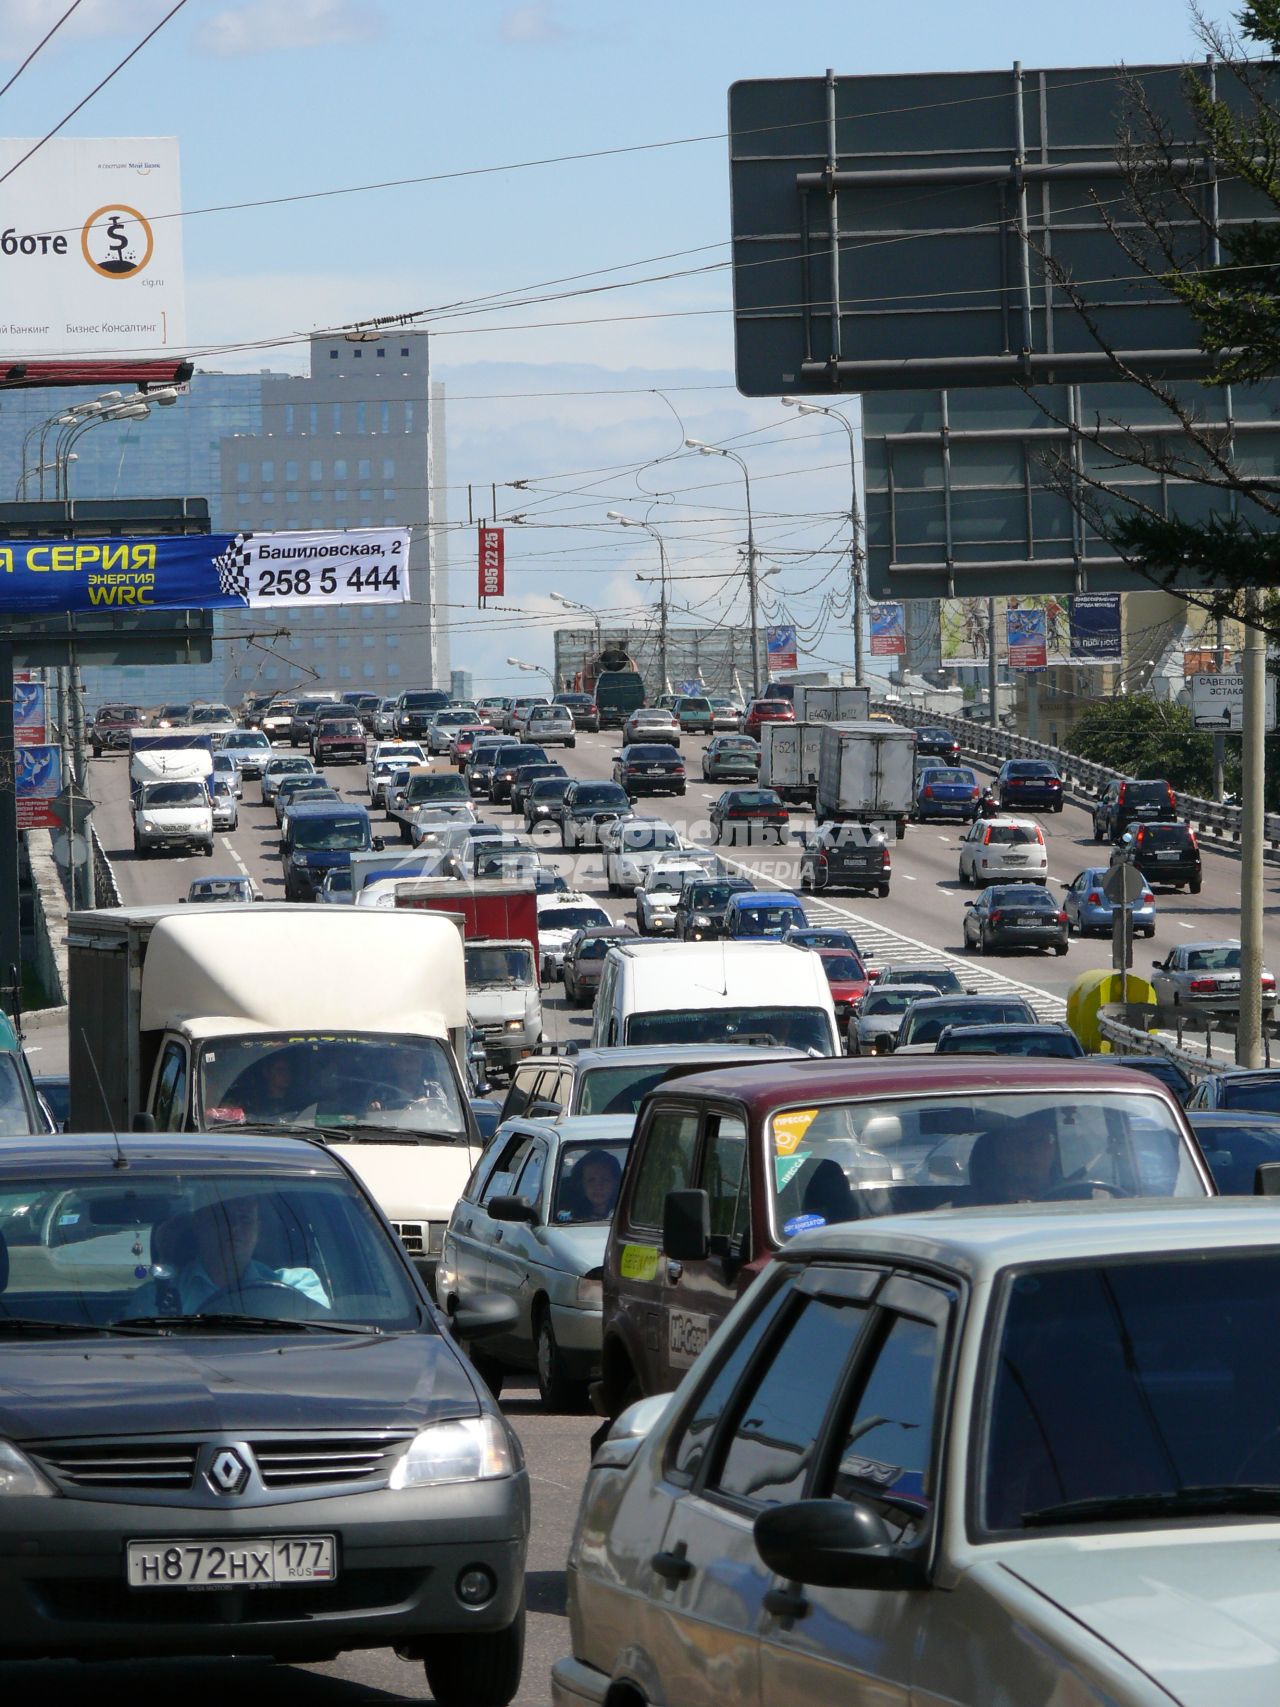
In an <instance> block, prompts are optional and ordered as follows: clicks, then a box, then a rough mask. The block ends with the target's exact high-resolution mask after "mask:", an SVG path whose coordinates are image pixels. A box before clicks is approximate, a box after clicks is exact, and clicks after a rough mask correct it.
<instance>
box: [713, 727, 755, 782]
mask: <svg viewBox="0 0 1280 1707" xmlns="http://www.w3.org/2000/svg"><path fill="white" fill-rule="evenodd" d="M759 775H760V747H759V744H758V743H757V742H755V741H753V740H752V739H751V737H750V736H749V735H713V736H712V738H711V739H710V740H709V741H708V742H707V744H706V746H705V747H704V748H703V751H702V780H703V782H732V781H734V780H735V779H736V780H738V781H742V782H755V781H756V779H757V778H758V777H759Z"/></svg>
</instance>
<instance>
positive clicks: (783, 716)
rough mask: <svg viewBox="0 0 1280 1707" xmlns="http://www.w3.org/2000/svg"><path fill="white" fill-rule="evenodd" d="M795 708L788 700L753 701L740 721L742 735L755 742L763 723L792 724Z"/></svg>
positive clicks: (758, 737)
mask: <svg viewBox="0 0 1280 1707" xmlns="http://www.w3.org/2000/svg"><path fill="white" fill-rule="evenodd" d="M795 720H796V708H795V706H794V705H793V704H792V703H791V701H790V700H789V699H753V700H752V701H751V703H750V705H749V706H748V707H747V709H746V714H745V715H744V717H743V719H742V733H743V734H744V735H750V736H751V738H752V739H753V740H755V741H758V740H759V739H760V729H761V725H762V724H765V723H794V722H795Z"/></svg>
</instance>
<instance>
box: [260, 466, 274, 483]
mask: <svg viewBox="0 0 1280 1707" xmlns="http://www.w3.org/2000/svg"><path fill="white" fill-rule="evenodd" d="M275 477H276V465H275V463H274V462H264V463H263V465H262V484H263V485H264V486H270V484H271V482H272V481H273V480H274V479H275Z"/></svg>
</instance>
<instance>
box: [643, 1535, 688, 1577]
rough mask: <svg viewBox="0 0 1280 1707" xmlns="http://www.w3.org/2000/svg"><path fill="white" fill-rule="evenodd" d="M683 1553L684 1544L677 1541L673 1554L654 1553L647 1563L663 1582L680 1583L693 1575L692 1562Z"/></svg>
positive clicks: (684, 1551)
mask: <svg viewBox="0 0 1280 1707" xmlns="http://www.w3.org/2000/svg"><path fill="white" fill-rule="evenodd" d="M685 1553H686V1543H685V1542H683V1541H678V1542H677V1543H676V1546H675V1550H674V1552H671V1553H655V1554H654V1555H653V1557H652V1559H650V1561H649V1563H650V1564H651V1565H652V1566H653V1568H654V1570H655V1571H656V1572H657V1573H658V1575H659V1576H660V1577H662V1578H663V1580H664V1581H665V1582H669V1583H682V1582H685V1581H687V1579H688V1578H689V1577H691V1576H692V1575H693V1564H692V1561H691V1560H689V1559H688V1558H686V1557H685Z"/></svg>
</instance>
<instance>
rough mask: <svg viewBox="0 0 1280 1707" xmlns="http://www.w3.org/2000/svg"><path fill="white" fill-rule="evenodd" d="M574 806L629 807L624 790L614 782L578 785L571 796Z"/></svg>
mask: <svg viewBox="0 0 1280 1707" xmlns="http://www.w3.org/2000/svg"><path fill="white" fill-rule="evenodd" d="M573 803H574V805H575V806H621V807H623V808H624V809H625V808H626V807H629V806H630V804H631V802H630V801H629V800H628V799H627V794H626V790H625V789H622V788H619V787H618V785H617V783H616V782H596V783H590V782H589V783H579V784H578V787H577V789H576V791H575V793H574V796H573Z"/></svg>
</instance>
